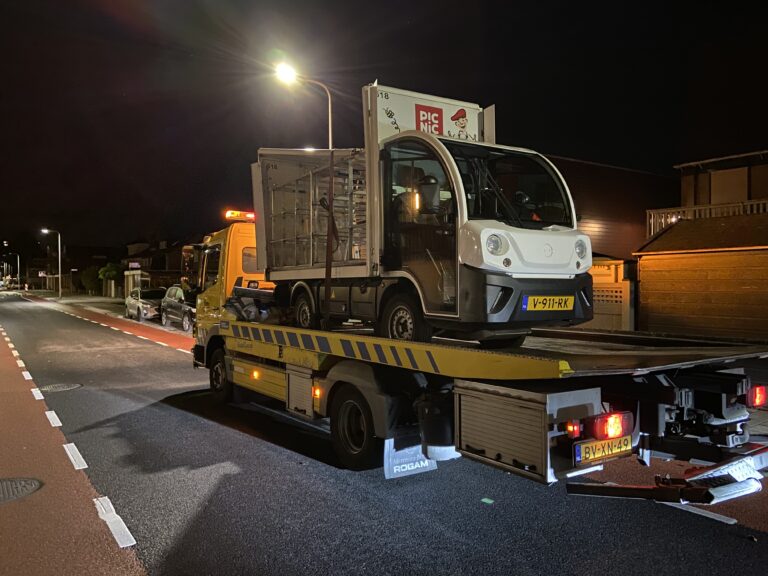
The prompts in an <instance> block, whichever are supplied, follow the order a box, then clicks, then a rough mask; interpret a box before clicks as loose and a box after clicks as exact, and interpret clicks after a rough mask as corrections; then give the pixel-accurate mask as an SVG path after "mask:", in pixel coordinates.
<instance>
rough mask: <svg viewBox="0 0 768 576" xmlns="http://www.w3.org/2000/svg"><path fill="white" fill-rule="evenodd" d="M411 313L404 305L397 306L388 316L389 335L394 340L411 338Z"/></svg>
mask: <svg viewBox="0 0 768 576" xmlns="http://www.w3.org/2000/svg"><path fill="white" fill-rule="evenodd" d="M413 335H414V320H413V314H412V313H411V311H410V310H409V309H408V308H407V307H405V306H398V307H397V308H395V309H394V310H393V311H392V315H391V316H390V318H389V337H390V338H395V339H396V340H413Z"/></svg>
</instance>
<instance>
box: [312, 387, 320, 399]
mask: <svg viewBox="0 0 768 576" xmlns="http://www.w3.org/2000/svg"><path fill="white" fill-rule="evenodd" d="M312 396H313V397H314V398H315V399H317V398H320V388H318V387H317V386H312Z"/></svg>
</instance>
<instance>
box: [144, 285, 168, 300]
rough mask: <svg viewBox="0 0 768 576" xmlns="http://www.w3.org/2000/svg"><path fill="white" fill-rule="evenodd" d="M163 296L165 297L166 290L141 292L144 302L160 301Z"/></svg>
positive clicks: (157, 289)
mask: <svg viewBox="0 0 768 576" xmlns="http://www.w3.org/2000/svg"><path fill="white" fill-rule="evenodd" d="M163 296H165V288H155V289H153V290H142V291H141V299H142V300H159V299H160V298H162V297H163Z"/></svg>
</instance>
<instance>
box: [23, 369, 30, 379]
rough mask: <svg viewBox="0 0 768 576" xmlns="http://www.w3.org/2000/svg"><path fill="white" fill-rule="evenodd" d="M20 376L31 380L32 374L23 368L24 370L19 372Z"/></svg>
mask: <svg viewBox="0 0 768 576" xmlns="http://www.w3.org/2000/svg"><path fill="white" fill-rule="evenodd" d="M21 375H22V376H24V380H32V374H30V373H29V372H27V371H26V370H24V372H22V373H21Z"/></svg>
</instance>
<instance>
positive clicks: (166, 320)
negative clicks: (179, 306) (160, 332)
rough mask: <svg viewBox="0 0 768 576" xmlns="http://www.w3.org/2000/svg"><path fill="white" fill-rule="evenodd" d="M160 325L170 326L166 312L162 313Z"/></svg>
mask: <svg viewBox="0 0 768 576" xmlns="http://www.w3.org/2000/svg"><path fill="white" fill-rule="evenodd" d="M160 324H162V325H163V326H168V312H167V311H165V310H163V311H162V312H160Z"/></svg>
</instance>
